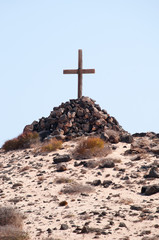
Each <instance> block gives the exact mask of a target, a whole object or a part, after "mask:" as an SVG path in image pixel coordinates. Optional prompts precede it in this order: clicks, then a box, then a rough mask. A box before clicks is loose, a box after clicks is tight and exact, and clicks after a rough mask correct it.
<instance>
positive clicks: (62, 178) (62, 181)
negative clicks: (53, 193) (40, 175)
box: [55, 177, 73, 184]
mask: <svg viewBox="0 0 159 240" xmlns="http://www.w3.org/2000/svg"><path fill="white" fill-rule="evenodd" d="M55 182H56V183H57V184H61V183H71V182H73V180H72V179H70V178H66V177H58V178H57V179H56V180H55Z"/></svg>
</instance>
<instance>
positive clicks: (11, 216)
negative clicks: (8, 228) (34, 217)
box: [0, 207, 23, 229]
mask: <svg viewBox="0 0 159 240" xmlns="http://www.w3.org/2000/svg"><path fill="white" fill-rule="evenodd" d="M5 225H13V226H15V227H17V228H20V229H21V228H22V226H23V217H22V215H21V214H20V213H19V212H17V211H16V210H14V209H13V208H12V207H0V226H5Z"/></svg>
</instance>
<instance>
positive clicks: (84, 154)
mask: <svg viewBox="0 0 159 240" xmlns="http://www.w3.org/2000/svg"><path fill="white" fill-rule="evenodd" d="M109 153H110V148H109V146H108V144H105V142H104V141H103V140H102V139H100V138H98V137H89V138H87V139H85V140H83V141H81V142H80V143H79V145H78V146H77V147H76V148H75V150H74V151H73V156H74V157H75V158H76V159H86V158H91V157H98V156H107V155H108V154H109Z"/></svg>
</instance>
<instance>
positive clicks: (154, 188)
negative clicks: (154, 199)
mask: <svg viewBox="0 0 159 240" xmlns="http://www.w3.org/2000/svg"><path fill="white" fill-rule="evenodd" d="M158 192H159V185H151V186H143V187H142V188H141V193H142V194H145V195H147V196H150V195H152V194H155V193H158Z"/></svg>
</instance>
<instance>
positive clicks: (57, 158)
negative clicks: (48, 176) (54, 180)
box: [53, 154, 72, 164]
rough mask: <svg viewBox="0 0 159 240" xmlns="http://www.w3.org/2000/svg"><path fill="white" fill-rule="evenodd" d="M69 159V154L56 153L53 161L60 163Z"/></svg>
mask: <svg viewBox="0 0 159 240" xmlns="http://www.w3.org/2000/svg"><path fill="white" fill-rule="evenodd" d="M71 159H72V158H71V156H70V155H68V154H65V155H58V156H55V157H54V158H53V163H55V164H57V163H62V162H69V161H71Z"/></svg>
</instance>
